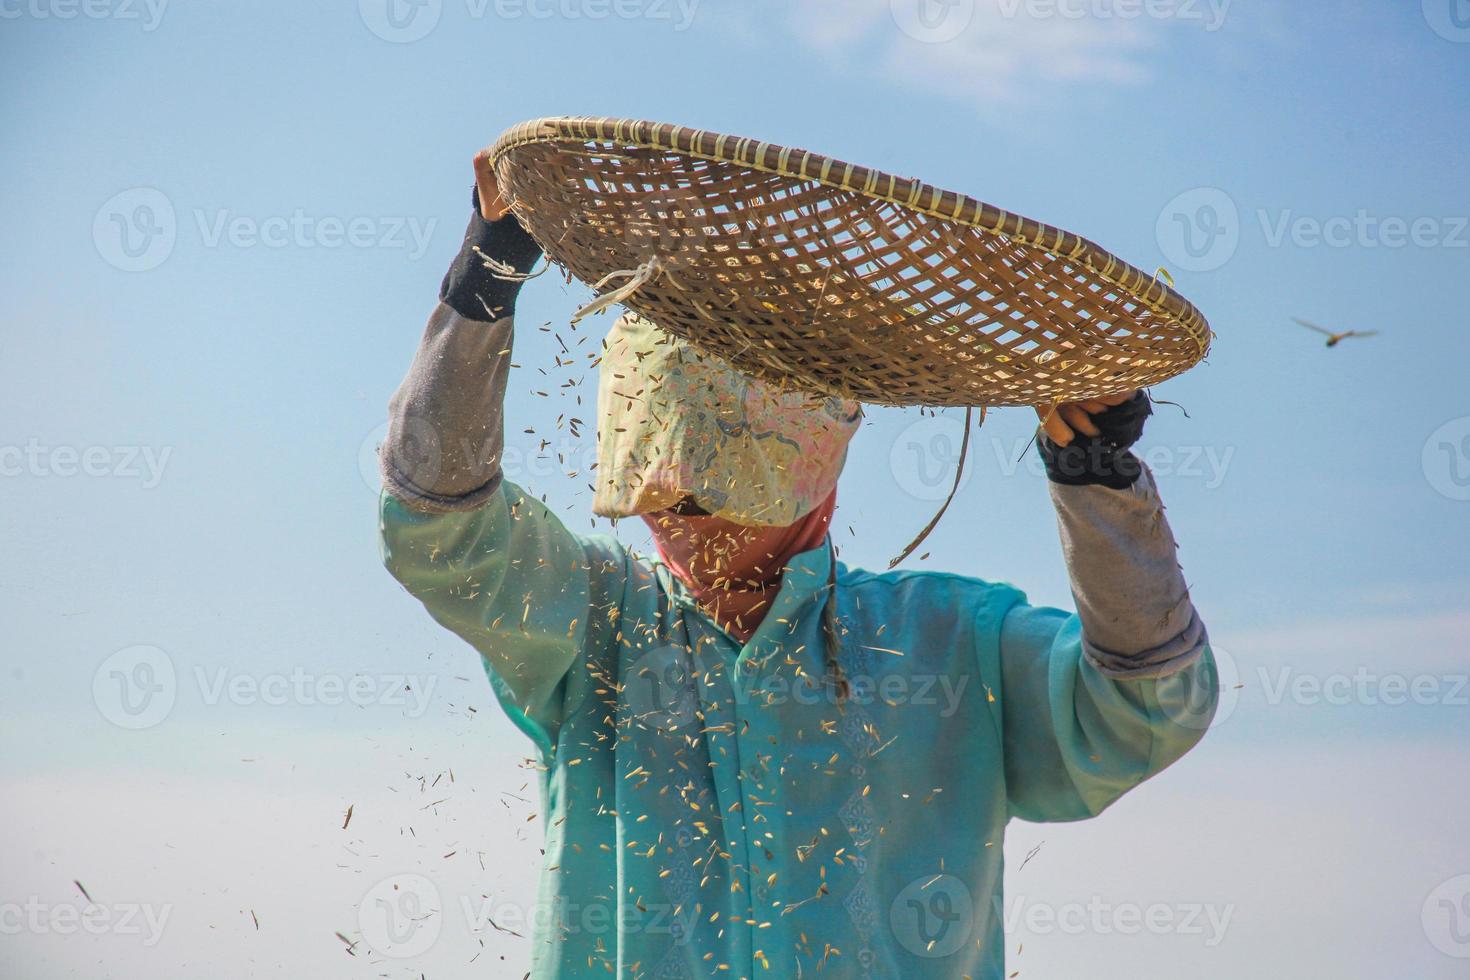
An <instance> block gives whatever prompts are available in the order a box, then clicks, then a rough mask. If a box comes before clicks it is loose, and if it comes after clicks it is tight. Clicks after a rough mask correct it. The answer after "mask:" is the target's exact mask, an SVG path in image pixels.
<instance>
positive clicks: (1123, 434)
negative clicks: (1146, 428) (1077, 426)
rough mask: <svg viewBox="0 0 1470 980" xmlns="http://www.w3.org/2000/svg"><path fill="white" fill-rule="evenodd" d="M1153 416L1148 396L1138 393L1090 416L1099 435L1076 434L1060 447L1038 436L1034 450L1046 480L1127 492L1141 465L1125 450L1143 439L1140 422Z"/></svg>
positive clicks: (1064, 484) (1136, 478)
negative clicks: (1043, 469)
mask: <svg viewBox="0 0 1470 980" xmlns="http://www.w3.org/2000/svg"><path fill="white" fill-rule="evenodd" d="M1153 413H1154V409H1153V404H1152V403H1151V402H1150V401H1149V397H1148V394H1147V393H1146V392H1142V391H1140V392H1139V393H1138V394H1137V395H1134V396H1133V398H1132V399H1130V400H1129V401H1126V402H1124V403H1123V404H1121V405H1114V406H1113V407H1112V408H1110V409H1108V410H1107V411H1105V412H1099V413H1098V414H1096V415H1094V416H1092V423H1093V424H1094V425H1096V426H1097V428H1098V431H1099V432H1101V435H1096V436H1085V435H1083V434H1082V433H1080V432H1079V433H1077V434H1076V435H1075V437H1074V438H1073V439H1072V442H1071V444H1070V445H1067V446H1065V447H1063V446H1058V445H1057V444H1056V443H1054V442H1052V441H1051V439H1050V438H1048V437H1047V435H1046V433H1045V432H1043V433H1041V435H1040V436H1038V437H1037V448H1038V450H1040V452H1041V461H1042V462H1043V463H1044V464H1046V476H1047V479H1049V480H1051V482H1053V483H1060V484H1062V485H1063V486H1069V487H1087V486H1102V487H1108V488H1110V489H1112V490H1127V489H1128V488H1129V487H1131V486H1133V484H1134V483H1135V482H1137V480H1138V477H1139V474H1141V473H1142V472H1143V464H1142V463H1140V462H1139V461H1138V457H1137V456H1135V455H1133V454H1132V453H1131V452H1129V451H1128V450H1129V448H1130V447H1131V446H1132V445H1133V444H1134V443H1136V442H1138V440H1139V437H1141V436H1142V435H1143V423H1144V420H1145V419H1147V418H1148V417H1149V416H1150V415H1152V414H1153Z"/></svg>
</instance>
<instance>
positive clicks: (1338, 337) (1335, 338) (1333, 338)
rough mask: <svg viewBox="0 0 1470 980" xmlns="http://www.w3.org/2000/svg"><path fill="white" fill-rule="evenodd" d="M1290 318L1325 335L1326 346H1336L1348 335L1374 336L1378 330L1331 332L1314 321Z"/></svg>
mask: <svg viewBox="0 0 1470 980" xmlns="http://www.w3.org/2000/svg"><path fill="white" fill-rule="evenodd" d="M1292 319H1293V320H1296V322H1297V323H1299V324H1301V325H1302V326H1304V327H1306V328H1307V329H1308V330H1315V331H1316V332H1317V333H1320V334H1322V335H1323V336H1324V337H1326V338H1327V346H1328V347H1336V346H1337V345H1338V344H1340V343H1342V342H1343V341H1344V340H1347V339H1348V338H1349V337H1376V336H1378V331H1377V330H1344V331H1343V332H1342V333H1333V332H1332V331H1331V330H1328V329H1327V328H1326V327H1319V326H1317V325H1316V324H1315V323H1308V322H1307V321H1306V320H1300V319H1297V318H1296V317H1292Z"/></svg>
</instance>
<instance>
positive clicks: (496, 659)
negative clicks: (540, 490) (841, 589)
mask: <svg viewBox="0 0 1470 980" xmlns="http://www.w3.org/2000/svg"><path fill="white" fill-rule="evenodd" d="M475 164H476V180H477V193H476V205H477V212H476V213H475V214H474V215H473V216H472V217H471V219H470V225H469V228H468V230H467V231H466V232H465V240H464V246H463V248H462V249H461V251H460V254H459V256H458V257H457V258H456V259H455V260H454V264H453V266H452V267H451V268H450V270H449V274H448V275H447V276H445V278H444V283H443V286H442V287H441V289H440V294H439V295H440V302H439V305H438V307H437V308H436V309H435V310H434V312H433V314H432V315H431V316H430V317H429V323H428V327H427V328H426V329H425V331H424V335H423V339H422V340H421V341H420V343H419V348H418V351H417V353H416V354H415V355H414V360H413V364H412V366H411V367H410V368H409V371H408V375H407V376H406V377H405V378H404V380H403V383H402V385H401V386H400V387H399V389H398V391H397V392H396V393H395V394H394V396H393V399H392V401H391V402H390V404H389V429H388V437H387V439H386V441H385V442H384V444H383V448H382V453H381V464H382V473H383V485H384V494H383V499H382V506H381V533H382V547H383V561H384V564H385V565H386V566H387V567H388V569H389V571H390V572H392V574H393V576H394V577H395V578H397V579H398V580H399V581H400V582H402V583H403V585H404V586H405V587H406V588H407V589H408V591H409V592H410V593H412V594H413V595H414V596H415V597H416V598H418V599H419V600H420V601H421V602H423V604H424V606H425V607H426V608H427V609H428V611H429V612H430V614H432V615H433V617H434V618H435V619H436V620H438V621H439V622H440V623H441V624H443V625H444V626H446V627H447V628H449V629H450V630H453V631H454V632H455V633H457V634H459V635H460V636H461V637H463V638H464V639H465V640H467V641H468V642H469V643H470V644H471V645H472V646H474V647H475V648H476V649H477V650H478V651H479V652H480V654H481V655H482V656H483V657H484V659H485V663H486V665H487V667H488V668H489V670H490V675H491V681H492V684H493V685H494V686H495V690H496V693H497V695H498V696H499V697H500V700H501V702H502V704H503V705H504V707H505V708H506V710H507V712H508V713H509V714H510V715H511V718H512V719H513V720H514V721H515V722H516V723H517V724H518V725H519V726H520V727H521V728H522V729H523V730H525V731H526V732H527V733H528V734H530V735H531V736H532V738H533V739H535V740H536V741H537V742H538V743H539V744H541V745H542V747H543V748H545V747H547V746H549V744H550V743H551V741H552V740H553V739H554V738H555V729H556V726H557V725H558V723H559V721H560V719H561V713H562V707H563V705H562V701H563V697H564V694H565V691H566V675H567V672H568V669H569V668H570V667H571V666H572V665H573V664H574V662H576V661H577V659H578V658H579V655H580V653H581V652H582V646H583V644H584V641H585V637H586V633H587V620H588V607H589V603H590V602H591V601H592V596H593V594H594V593H597V592H600V591H601V585H605V584H606V578H607V577H608V575H609V573H616V572H621V562H620V561H618V560H616V556H599V555H598V554H597V553H596V550H595V549H592V548H590V547H588V546H587V545H586V543H585V542H583V541H582V540H581V539H579V538H577V537H575V536H574V535H572V534H571V533H570V532H569V531H567V530H566V528H565V527H563V526H562V524H561V522H560V521H558V520H557V519H556V518H555V517H554V516H553V515H552V514H551V513H550V512H549V511H548V510H547V509H546V507H545V506H544V505H542V504H541V502H540V501H538V500H535V499H534V498H531V497H529V496H528V495H526V494H524V493H522V491H521V490H520V488H519V487H516V486H515V485H513V484H511V483H508V482H506V481H505V480H504V479H503V477H502V473H501V468H500V458H501V452H502V449H503V446H504V431H503V429H504V426H503V418H502V415H503V401H504V398H505V387H506V379H507V375H508V372H509V369H510V357H511V353H510V351H511V333H512V315H513V312H514V306H515V299H516V294H517V292H518V291H519V288H520V283H519V282H518V281H516V280H515V279H513V278H506V276H505V268H504V267H506V266H509V267H511V268H513V269H515V270H516V271H517V272H519V273H525V272H528V271H529V270H530V268H531V267H532V266H533V265H534V264H535V262H536V260H537V258H538V257H539V256H540V254H541V250H540V248H539V247H538V246H537V245H536V243H535V242H534V241H533V240H532V239H531V237H530V236H529V235H528V234H527V233H526V231H525V229H524V228H522V227H521V225H520V222H519V221H518V220H517V219H516V217H515V215H514V214H510V213H508V212H507V211H506V209H505V205H504V202H503V201H500V200H499V194H498V191H497V190H496V188H495V184H494V178H493V175H492V173H491V171H490V169H489V162H488V159H486V156H485V154H483V153H482V154H480V155H478V156H477V157H476V159H475ZM477 249H478V252H479V253H480V254H477V252H476V250H477ZM482 256H483V257H482ZM485 257H488V258H490V259H492V260H494V261H495V262H496V263H497V264H499V265H500V266H501V272H500V273H499V274H497V273H495V272H492V271H491V270H490V269H489V268H487V266H486V263H485ZM611 566H617V568H616V569H613V568H612V567H611Z"/></svg>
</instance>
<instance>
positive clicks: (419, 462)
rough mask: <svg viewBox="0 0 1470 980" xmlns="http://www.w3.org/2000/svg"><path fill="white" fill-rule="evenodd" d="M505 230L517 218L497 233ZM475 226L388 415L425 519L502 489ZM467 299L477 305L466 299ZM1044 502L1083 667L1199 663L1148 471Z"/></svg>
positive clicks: (506, 355) (1138, 672)
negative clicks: (1056, 533)
mask: <svg viewBox="0 0 1470 980" xmlns="http://www.w3.org/2000/svg"><path fill="white" fill-rule="evenodd" d="M506 221H514V219H513V218H508V219H504V221H503V222H499V223H497V225H500V226H502V227H503V226H504V223H505V222H506ZM477 222H478V219H475V220H472V222H471V233H470V234H467V235H466V246H465V251H464V252H462V253H461V256H460V258H459V259H457V260H456V267H455V269H454V270H451V278H453V277H454V276H455V274H456V271H458V272H459V274H460V278H461V283H460V284H459V285H454V284H452V283H451V281H450V279H446V284H445V290H444V292H445V295H446V296H447V297H449V302H441V303H440V304H439V305H438V307H437V308H436V309H435V310H434V312H433V313H432V314H431V315H430V317H429V323H428V326H427V327H426V329H425V331H424V335H423V338H422V340H421V341H420V344H419V348H418V351H417V353H416V354H415V356H414V360H413V363H412V365H411V366H410V368H409V371H408V374H407V375H406V376H405V378H404V380H403V383H402V384H401V385H400V386H399V388H398V391H397V392H396V393H395V394H394V396H393V398H392V401H391V403H390V405H389V417H390V426H389V434H388V438H387V440H386V442H385V443H384V445H383V450H382V471H383V479H384V484H385V487H386V489H387V491H388V492H389V493H390V494H392V495H393V496H395V497H397V498H398V499H399V500H402V501H403V502H405V503H406V504H408V505H410V506H411V507H413V508H415V509H418V510H423V511H428V512H435V513H447V512H451V511H458V510H470V509H474V508H477V507H479V506H482V505H483V504H484V503H485V502H486V501H487V500H488V499H489V498H490V497H491V496H492V495H493V494H494V493H495V492H496V490H497V489H498V488H499V486H500V479H501V474H500V458H501V454H502V451H503V447H504V419H503V403H504V398H505V388H506V382H507V379H508V375H509V366H510V357H511V346H512V334H513V316H511V315H501V316H496V315H495V314H500V313H505V314H509V313H510V312H511V311H512V310H513V306H514V298H515V289H514V288H513V287H510V288H508V287H504V286H498V287H497V286H491V287H489V288H490V289H494V290H497V297H496V298H497V300H498V302H495V303H489V302H486V301H485V300H484V298H483V295H482V293H483V292H484V290H482V292H481V293H475V292H474V290H473V289H472V288H467V287H466V286H465V285H463V280H465V279H473V277H474V276H476V275H478V276H479V277H481V282H482V283H484V282H485V281H486V280H485V279H484V273H483V271H480V267H481V266H482V264H483V260H481V259H479V257H478V256H477V255H475V254H474V251H473V247H474V246H475V245H476V244H480V243H483V242H485V241H486V239H487V235H486V233H485V232H486V229H490V228H494V227H495V226H490V225H486V224H485V223H484V222H478V226H477ZM477 227H478V233H477ZM521 234H522V235H524V233H523V232H522V233H521ZM489 237H491V238H492V239H493V236H489ZM502 237H505V236H502ZM516 244H521V247H520V250H519V252H518V253H517V254H516V255H515V256H514V260H513V261H512V262H511V263H510V264H512V265H515V266H517V267H523V268H529V266H530V264H531V263H532V262H534V260H535V255H534V251H531V250H528V249H527V248H525V247H524V245H523V243H518V241H517V240H515V239H512V245H511V246H503V248H504V249H507V250H510V251H515V247H514V246H515V245H516ZM528 259H529V260H528ZM496 282H503V281H501V280H497V281H496ZM466 295H472V296H473V297H474V300H475V301H473V302H472V301H467V300H465V299H464V297H465V296H466ZM451 303H453V304H454V305H451ZM456 306H457V307H459V309H456V308H455V307H456ZM476 306H478V308H479V309H481V310H486V311H487V312H485V314H484V317H483V318H480V319H474V318H471V317H469V316H466V315H465V313H464V312H461V311H462V310H473V309H474V308H475V307H476ZM492 309H493V310H494V313H491V312H489V310H492ZM1050 491H1051V496H1052V501H1053V503H1054V505H1055V507H1056V512H1057V522H1058V526H1059V530H1060V535H1061V543H1062V553H1063V556H1064V558H1065V560H1066V562H1067V569H1068V574H1069V576H1070V579H1071V585H1072V593H1073V596H1074V598H1075V600H1076V603H1077V613H1078V616H1079V618H1080V619H1081V622H1082V625H1083V643H1084V648H1085V651H1086V653H1087V656H1088V657H1089V658H1090V659H1092V660H1093V662H1094V663H1095V664H1096V665H1097V666H1098V667H1099V669H1101V670H1102V671H1104V672H1105V673H1107V674H1108V675H1110V676H1114V677H1120V678H1136V679H1142V678H1150V677H1160V676H1165V675H1167V674H1169V673H1173V672H1175V671H1178V670H1181V669H1183V668H1184V667H1186V666H1188V665H1189V664H1191V663H1193V662H1194V661H1195V660H1196V659H1198V657H1199V656H1200V654H1201V652H1202V651H1203V649H1204V646H1205V643H1206V639H1207V638H1206V634H1205V629H1204V626H1203V623H1202V622H1201V621H1200V618H1199V616H1198V614H1197V613H1196V611H1195V609H1194V605H1193V603H1192V601H1191V600H1190V596H1189V589H1188V586H1187V585H1186V583H1185V581H1184V576H1183V573H1182V572H1181V570H1180V567H1179V563H1178V558H1177V548H1176V544H1175V540H1174V535H1173V532H1172V530H1171V529H1170V527H1169V522H1168V520H1167V518H1166V517H1165V515H1164V508H1163V504H1162V503H1161V501H1160V499H1159V495H1158V490H1157V487H1156V486H1155V483H1154V480H1153V475H1152V474H1151V473H1150V472H1149V471H1148V470H1147V469H1146V468H1145V469H1144V472H1143V474H1142V475H1141V476H1140V478H1139V479H1138V481H1137V482H1136V483H1135V484H1134V485H1133V486H1132V487H1130V488H1128V489H1125V490H1113V489H1108V488H1106V487H1099V486H1080V487H1079V486H1062V485H1057V484H1051V485H1050Z"/></svg>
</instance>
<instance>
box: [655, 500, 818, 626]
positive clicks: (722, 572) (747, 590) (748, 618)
mask: <svg viewBox="0 0 1470 980" xmlns="http://www.w3.org/2000/svg"><path fill="white" fill-rule="evenodd" d="M836 505H837V491H836V490H833V491H832V492H831V493H830V494H828V495H827V499H826V500H824V501H823V502H822V503H820V504H818V505H817V508H816V509H815V510H813V511H809V512H808V513H807V514H806V515H804V516H803V517H802V518H801V519H799V520H798V521H796V523H794V524H791V525H788V526H786V527H747V526H743V525H740V524H735V523H732V522H731V521H728V520H726V519H724V518H723V517H712V516H708V515H686V514H676V513H674V512H673V511H668V510H665V511H659V512H657V513H654V514H644V515H643V520H644V521H645V522H646V523H647V524H648V526H649V528H650V529H651V530H652V531H653V542H654V545H655V546H656V547H657V548H658V554H659V557H660V558H661V559H663V562H664V564H665V565H667V566H669V570H670V571H671V572H673V573H674V575H675V577H677V578H678V579H679V581H681V582H683V583H684V585H685V586H686V587H687V588H688V589H689V591H690V592H691V593H692V594H693V595H694V598H695V599H696V600H698V602H699V604H700V605H701V606H703V607H704V609H705V610H706V611H708V612H709V614H710V616H711V618H713V619H714V621H715V622H716V623H718V624H719V625H720V626H721V627H722V628H723V629H724V630H725V631H726V632H728V633H729V634H730V635H731V636H734V637H736V638H737V639H738V640H740V642H742V643H748V642H750V638H751V636H752V635H754V633H755V630H756V627H757V626H759V625H760V624H761V620H763V619H765V617H766V612H767V611H768V610H769V609H770V608H771V601H772V600H773V599H775V597H776V593H777V592H778V591H780V588H781V574H782V571H783V570H784V569H785V567H786V565H787V564H788V563H789V562H790V561H791V559H793V558H795V557H796V556H797V555H799V554H802V553H803V552H807V551H811V550H812V549H813V548H816V547H819V546H820V545H821V544H822V542H823V541H825V540H826V539H827V529H828V526H829V525H830V524H831V523H832V511H833V509H834V508H835V507H836Z"/></svg>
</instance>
